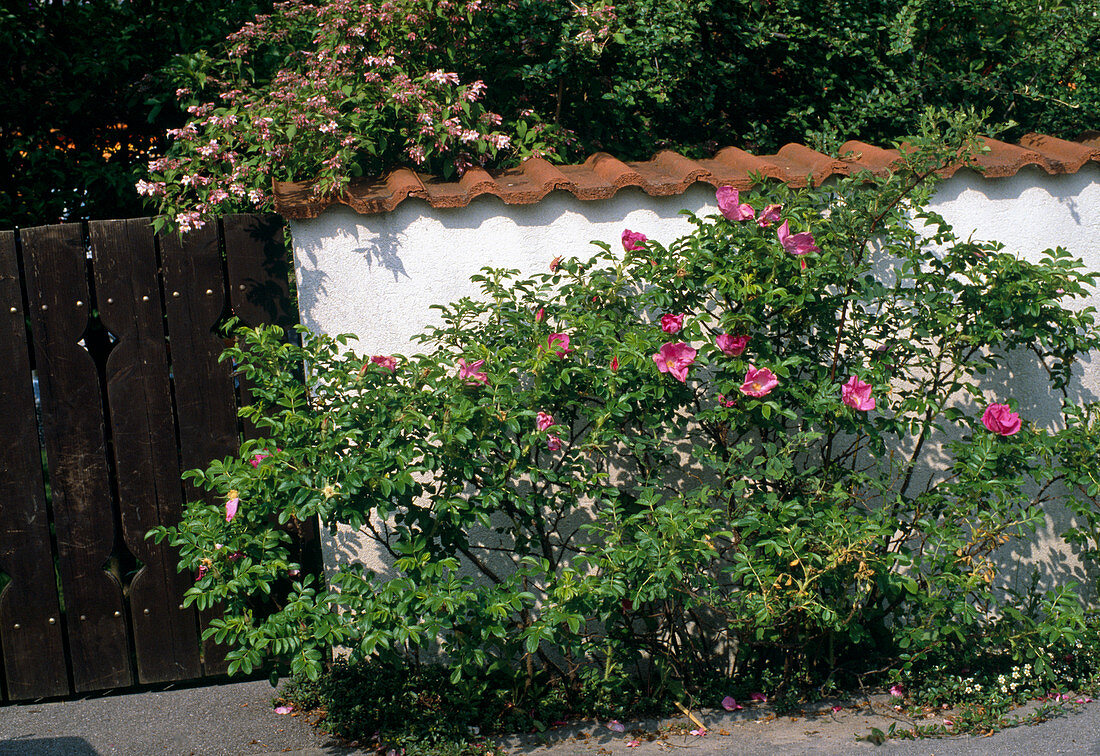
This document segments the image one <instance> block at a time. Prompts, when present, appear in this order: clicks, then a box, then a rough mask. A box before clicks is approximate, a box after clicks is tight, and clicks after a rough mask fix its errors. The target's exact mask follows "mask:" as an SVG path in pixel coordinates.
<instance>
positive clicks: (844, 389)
mask: <svg viewBox="0 0 1100 756" xmlns="http://www.w3.org/2000/svg"><path fill="white" fill-rule="evenodd" d="M840 398H841V399H842V400H843V401H844V403H845V404H847V405H848V406H849V407H851V408H852V409H857V410H859V411H860V412H867V411H868V410H873V409H874V408H875V400H874V398H873V397H872V396H871V384H870V383H864V382H863V381H861V380H860V379H859V378H857V377H856V376H854V375H853V376H852V377H851V378H849V379H848V382H847V383H845V384H844V385H843V386H841V388H840Z"/></svg>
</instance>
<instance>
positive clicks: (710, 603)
mask: <svg viewBox="0 0 1100 756" xmlns="http://www.w3.org/2000/svg"><path fill="white" fill-rule="evenodd" d="M963 136H965V135H955V140H954V142H953V143H952V144H951V146H950V147H944V148H933V147H929V146H928V145H924V146H923V147H922V148H921V149H919V150H917V151H915V152H913V153H909V155H908V157H907V158H906V159H905V163H904V164H903V165H899V166H898V167H897V170H896V171H895V172H894V173H893V174H891V175H890V176H888V177H886V178H881V179H872V178H871V177H869V176H857V177H852V178H849V179H843V180H840V181H838V182H836V183H835V184H833V185H831V186H829V187H826V188H810V189H805V190H795V189H791V188H788V187H786V186H785V185H766V186H760V187H757V189H755V190H753V191H751V192H742V193H741V195H740V197H739V204H747V205H748V206H750V209H752V210H753V213H752V216H753V217H757V216H758V215H759V214H760V213H761V212H762V211H764V210H765V209H766V208H768V207H769V206H772V205H778V206H780V208H779V209H778V210H773V211H771V212H772V214H775V213H778V215H779V219H778V220H779V221H780V222H779V223H769V224H768V225H762V224H760V223H758V222H756V221H755V220H753V219H752V218H750V217H749V213H748V212H747V211H746V212H744V213H742V214H743V215H744V216H745V219H744V220H739V221H733V220H729V219H728V218H726V217H723V216H721V215H714V216H711V217H707V218H696V217H691V218H690V221H691V223H692V224H693V226H694V230H693V231H692V232H691V233H690V234H689V235H687V236H685V237H683V238H681V239H679V240H678V241H676V242H675V243H673V244H671V245H670V246H669V247H667V248H666V247H663V246H661V245H660V244H658V243H656V242H654V241H652V240H646V241H643V242H638V243H635V242H634V241H633V240H632V241H631V243H630V244H629V245H626V246H627V249H625V250H624V249H623V246H624V245H622V244H620V243H619V242H618V240H616V244H615V247H614V248H612V247H611V246H609V245H605V244H600V243H597V245H596V246H597V247H598V250H597V251H596V253H595V254H594V255H593V256H592V257H591V258H590V259H577V258H570V257H566V258H565V259H564V260H563V261H560V262H559V263H557V264H556V266H555V267H556V270H555V271H554V272H548V273H543V274H541V275H535V276H534V277H533V278H523V277H520V276H519V275H518V274H517V273H515V272H510V271H501V270H488V269H487V270H485V271H484V272H483V273H482V274H481V275H479V276H477V277H476V278H475V280H476V281H477V282H479V283H480V285H481V288H482V290H483V291H484V298H483V299H482V300H480V301H475V300H473V299H463V300H461V301H458V302H455V303H453V304H450V305H448V306H446V307H441V308H440V310H439V313H440V316H441V323H440V325H438V327H434V328H431V329H429V330H428V332H427V334H426V335H425V336H423V337H422V339H423V344H424V352H423V353H422V354H417V355H414V356H400V355H398V356H394V358H393V360H392V361H388V360H386V359H385V358H386V357H388V356H378V355H376V356H374V358H373V359H372V358H371V357H363V356H356V355H355V354H354V353H353V352H352V351H351V350H349V349H348V348H347V346H346V344H347V343H348V337H343V336H341V337H337V338H330V337H326V336H322V335H316V334H310V333H307V332H305V331H303V332H302V336H303V343H302V345H301V346H298V345H295V344H288V343H285V342H284V340H283V339H282V338H281V336H282V334H281V332H280V331H279V330H278V329H276V328H269V329H260V330H249V329H245V330H242V331H240V333H239V336H240V339H239V342H238V346H236V347H233V348H231V349H230V350H229V351H228V352H227V355H228V357H229V358H231V359H232V360H233V361H234V363H235V364H236V365H238V370H239V372H240V374H241V375H242V376H245V377H247V378H248V380H249V381H251V382H252V384H253V385H254V386H255V388H254V389H253V394H252V395H253V398H254V402H255V403H254V404H253V406H251V407H249V408H246V409H245V410H242V413H244V414H247V416H248V417H250V418H251V419H252V420H254V422H255V423H256V424H257V425H258V426H259V427H260V428H261V429H262V430H263V432H264V434H265V437H264V438H260V439H256V440H250V441H246V442H245V443H244V444H242V447H241V453H240V455H239V457H236V458H227V459H223V460H217V461H214V462H212V463H211V464H210V466H209V467H208V468H207V469H206V470H197V471H192V472H191V473H189V476H190V477H191V479H192V480H193V481H194V482H195V483H196V484H198V485H200V486H202V487H205V488H207V489H209V490H211V491H214V492H216V493H217V495H219V496H221V497H223V498H222V499H221V501H222V502H226V501H228V500H229V499H237V501H236V502H234V507H235V516H233V517H232V518H229V517H227V510H226V508H225V505H224V504H216V503H215V504H204V503H193V504H191V505H189V507H188V508H187V511H186V513H185V516H184V518H183V520H182V522H181V523H180V525H179V526H178V527H176V528H161V529H158V530H157V531H154V534H155V536H156V537H157V538H158V539H167V540H169V541H171V543H172V544H173V545H175V546H177V547H179V549H180V554H181V567H182V568H184V569H190V570H194V571H197V572H199V574H200V577H199V579H198V580H197V581H196V583H195V585H194V587H193V588H191V589H190V590H189V591H188V593H187V599H186V600H187V602H188V603H196V604H198V606H200V607H203V608H207V607H212V606H215V605H220V606H221V607H222V609H223V612H224V613H223V614H222V615H221V616H220V618H218V619H214V620H213V621H212V622H211V623H210V627H209V629H208V630H207V631H206V633H207V635H208V636H213V637H214V638H215V639H216V640H218V641H220V642H225V643H227V644H229V645H230V646H232V647H233V650H232V651H231V652H230V657H229V658H230V659H231V668H232V669H233V670H237V669H240V670H244V671H250V670H253V669H255V668H258V667H260V666H261V665H264V664H267V663H269V662H272V661H274V662H279V663H286V662H289V664H290V666H291V667H292V668H293V669H294V670H295V671H298V672H305V673H309V674H316V672H317V671H318V670H319V668H320V666H321V664H322V660H323V659H324V658H326V654H327V649H328V648H329V647H330V646H344V647H347V648H349V649H350V650H351V653H352V654H354V655H357V656H365V657H369V656H372V655H388V656H392V655H409V654H413V655H415V654H417V653H419V652H421V651H432V652H438V653H442V654H443V656H444V658H445V659H446V660H447V661H448V663H449V664H450V666H451V668H452V670H453V672H454V674H455V676H456V677H459V676H463V675H468V674H473V673H475V672H478V671H486V670H498V671H499V670H506V669H517V670H521V671H523V672H525V673H526V674H529V675H540V674H544V673H545V674H549V675H552V676H558V675H560V676H562V677H563V678H564V679H573V677H574V676H576V675H578V674H587V673H591V670H598V674H602V675H604V676H605V677H609V676H612V675H620V674H627V673H630V674H635V673H636V674H640V675H641V677H642V678H643V679H644V680H647V681H649V683H650V684H652V685H653V686H654V687H655V688H658V689H660V688H662V687H663V688H664V689H668V687H669V686H675V685H677V684H679V683H678V681H683V680H686V679H688V678H690V677H692V676H693V675H697V674H702V671H703V670H713V669H715V668H719V669H721V670H733V669H737V668H738V665H741V664H743V663H744V662H745V661H746V660H748V659H750V658H753V657H755V658H757V659H759V658H769V659H773V660H774V661H775V662H776V667H777V668H778V667H780V666H782V668H783V669H784V670H787V671H789V673H790V674H791V675H793V674H794V673H795V672H796V671H798V670H800V669H809V668H816V669H818V670H821V669H835V668H836V667H839V666H842V665H844V664H845V663H848V662H850V661H851V660H853V659H867V658H869V657H871V656H879V657H887V658H890V659H895V660H899V659H900V661H901V663H902V664H911V663H915V662H916V661H918V660H920V659H922V658H924V657H925V656H926V655H927V654H928V653H929V652H930V651H932V650H933V649H936V648H938V647H943V646H950V645H951V644H958V643H961V642H962V641H963V640H964V639H967V638H970V637H972V636H973V634H974V633H977V632H979V631H981V630H982V629H983V628H986V627H988V625H989V623H991V622H994V619H993V618H994V617H996V618H998V619H997V620H996V621H997V622H999V623H1001V624H1002V625H1003V624H1004V623H1009V624H1010V625H1011V627H1012V632H1011V633H1008V634H1006V635H1005V637H1006V638H1008V639H1009V640H1006V641H1005V642H1006V644H1007V645H1006V652H1010V653H1012V654H1013V655H1015V656H1018V657H1020V658H1028V659H1029V660H1030V663H1032V664H1033V665H1036V667H1037V668H1039V669H1043V668H1045V667H1044V665H1046V663H1047V661H1046V657H1045V651H1044V649H1046V648H1047V647H1048V645H1049V644H1051V643H1053V642H1054V641H1055V640H1058V639H1063V640H1064V639H1070V640H1072V638H1073V636H1074V633H1075V632H1077V628H1078V627H1079V626H1080V625H1079V623H1080V619H1081V613H1082V607H1081V601H1080V600H1079V597H1078V596H1077V595H1076V593H1075V590H1076V589H1075V585H1074V583H1072V582H1070V581H1069V580H1068V578H1067V579H1063V580H1061V581H1057V584H1056V585H1054V586H1053V587H1052V588H1051V589H1050V591H1049V592H1048V593H1042V594H1039V595H1038V596H1036V597H1035V598H1034V600H1033V601H1032V604H1033V605H1034V606H1033V610H1032V611H1024V610H1023V609H1022V608H1020V606H1022V605H1018V603H1017V602H1016V601H1015V600H1014V599H1013V597H1012V593H1011V590H1010V589H1011V588H1012V584H1013V583H1012V581H1013V579H1014V572H1013V571H1012V570H1009V571H1002V569H1001V566H1002V565H1005V564H1013V565H1014V563H1015V562H1016V561H1017V560H1018V558H1020V556H1021V555H1026V554H1027V553H1028V549H1029V548H1030V546H1029V543H1030V541H1029V540H1028V538H1029V536H1031V535H1032V534H1033V532H1034V531H1035V529H1036V527H1037V525H1039V524H1040V523H1043V522H1044V508H1045V507H1048V506H1049V505H1051V504H1052V503H1053V502H1054V501H1055V500H1058V501H1061V502H1063V503H1064V504H1067V505H1068V506H1069V507H1070V508H1071V509H1072V510H1073V511H1075V512H1076V513H1077V514H1078V515H1080V517H1079V518H1078V520H1077V523H1076V525H1075V526H1074V530H1073V531H1072V532H1071V533H1070V534H1068V535H1067V538H1069V540H1071V541H1073V542H1074V543H1075V544H1077V546H1078V551H1079V553H1080V554H1081V555H1083V556H1085V557H1086V558H1090V557H1091V556H1092V555H1093V554H1094V552H1095V549H1096V543H1097V541H1096V533H1097V529H1096V527H1095V526H1096V524H1097V521H1098V517H1097V514H1096V506H1095V504H1096V497H1097V495H1098V488H1097V483H1096V481H1095V472H1094V460H1095V454H1096V450H1097V447H1098V445H1100V424H1098V412H1100V408H1098V407H1097V406H1096V405H1095V404H1079V402H1078V398H1077V396H1076V394H1075V391H1076V389H1075V388H1074V382H1073V377H1074V364H1075V360H1076V359H1077V358H1078V357H1079V356H1080V355H1081V354H1083V353H1084V352H1086V351H1088V350H1090V349H1095V348H1096V347H1097V346H1100V338H1098V334H1097V331H1096V329H1095V327H1094V324H1093V315H1092V311H1091V309H1088V308H1084V309H1080V308H1078V309H1072V308H1070V307H1068V306H1067V305H1069V304H1071V303H1073V300H1075V299H1077V298H1080V297H1083V296H1085V295H1086V294H1087V292H1089V291H1090V287H1091V285H1092V283H1093V279H1094V276H1093V275H1092V274H1090V273H1087V272H1085V271H1083V270H1082V267H1081V263H1080V261H1079V260H1076V259H1074V258H1073V257H1071V256H1070V254H1069V253H1067V252H1066V251H1065V250H1062V249H1055V250H1051V251H1048V252H1046V253H1045V254H1044V256H1043V257H1042V259H1041V260H1040V261H1039V262H1026V261H1023V260H1021V259H1019V258H1018V257H1017V256H1016V255H1014V254H1011V253H1010V252H1009V251H1006V250H1003V249H1002V248H1001V247H1000V246H999V245H997V244H995V243H990V242H980V241H973V240H964V239H960V238H958V237H957V236H956V235H955V234H954V233H953V232H952V230H951V229H950V228H949V227H948V226H947V224H946V223H945V222H944V221H943V220H942V219H941V218H939V217H937V216H936V215H935V214H934V213H931V212H929V211H928V210H926V209H923V208H924V205H925V202H926V200H927V198H928V196H929V191H930V187H931V185H932V183H933V182H934V171H935V169H936V168H938V167H940V166H941V165H943V163H944V162H946V161H948V160H951V159H954V158H955V157H956V155H957V154H958V149H959V148H960V146H967V145H969V146H970V147H973V145H974V142H972V141H970V142H967V141H965V140H964V139H963ZM914 219H915V220H917V221H920V222H923V223H924V224H927V225H926V226H925V228H924V235H921V234H919V233H918V232H916V231H914V227H913V225H912V224H911V221H912V220H914ZM779 225H782V226H784V227H786V228H787V229H788V233H789V234H791V235H793V234H806V235H807V236H806V237H803V239H804V240H806V244H804V245H803V246H802V248H800V249H799V250H798V251H797V253H792V252H790V251H788V250H787V249H785V248H784V245H783V243H782V242H781V240H780V238H779V236H778V235H777V227H778V226H779ZM810 246H812V247H813V250H809V249H808V248H809V247H810ZM803 263H805V267H803ZM663 315H673V316H676V317H677V318H679V317H681V316H682V326H681V327H680V328H679V329H678V330H677V331H676V333H675V334H670V333H668V332H667V330H668V329H667V328H665V329H662V316H663ZM666 322H667V320H666ZM734 339H736V345H737V348H733V347H732V346H731V345H732V344H733V343H734V342H733V340H734ZM1009 360H1011V361H1012V364H1013V365H1014V368H1013V374H1014V375H1015V374H1018V371H1019V370H1021V369H1023V367H1021V366H1024V365H1025V363H1028V362H1029V363H1030V364H1031V365H1032V366H1035V367H1037V368H1038V369H1037V371H1035V374H1036V375H1041V376H1044V379H1045V389H1046V390H1045V391H1040V392H1039V396H1040V398H1039V399H1036V398H1035V397H1036V393H1035V392H1034V391H1027V392H1025V391H1024V387H1023V385H1022V384H1020V383H1018V382H1016V381H1015V380H1012V379H1009V380H1007V381H1005V380H1003V379H997V380H994V379H993V378H992V377H991V376H993V375H994V374H995V372H994V371H996V370H998V369H1000V368H1003V366H1004V365H1005V364H1006V361H1009ZM303 362H304V363H305V364H306V365H308V370H307V374H306V377H305V378H303V376H302V372H301V365H302V364H303ZM996 374H997V375H1003V373H996ZM1040 383H1043V381H1041V382H1040ZM1032 388H1033V387H1032ZM990 404H997V405H998V406H999V407H1000V409H995V410H994V411H993V413H992V414H993V415H995V416H996V423H998V424H997V425H991V422H992V421H991V420H990V419H989V416H988V415H987V417H986V418H985V420H983V414H986V408H987V407H988V406H989V405H990ZM1013 414H1018V416H1019V418H1020V427H1019V429H1018V430H1017V431H1014V432H1011V433H1009V432H1008V431H1010V430H1012V428H1013V426H1014V425H1015V421H1013V420H1012V415H1013ZM991 428H993V430H991ZM254 462H255V464H254ZM311 517H319V518H320V520H321V522H322V523H323V524H324V526H325V527H327V528H330V529H332V530H333V532H338V531H340V529H344V530H346V529H351V530H355V531H359V532H360V533H361V534H363V535H364V537H365V538H366V539H367V541H368V542H369V543H370V544H372V546H373V547H374V548H376V549H377V550H378V551H379V553H380V554H381V555H382V557H383V561H384V563H385V567H384V568H381V569H380V571H378V572H373V571H371V570H368V569H365V568H364V567H363V566H362V565H361V564H357V563H347V561H349V560H345V563H344V564H343V565H342V566H340V568H339V569H338V570H336V571H335V572H333V573H332V574H331V575H330V576H329V577H328V583H327V585H326V584H325V582H323V581H321V580H318V579H317V578H316V577H315V576H301V575H299V576H297V577H292V575H293V574H296V573H295V571H296V570H298V569H299V567H300V565H298V564H296V563H293V562H292V561H291V560H290V554H291V551H290V550H289V548H288V541H289V537H288V536H287V535H286V534H285V533H284V530H283V529H281V527H280V526H281V525H285V524H286V523H288V522H290V521H291V520H293V519H298V520H304V519H306V518H311ZM227 520H228V521H227ZM336 542H337V544H343V543H344V542H345V541H344V540H343V538H338V539H337V541H336ZM1014 569H1015V565H1014ZM1063 577H1065V576H1063ZM585 670H588V672H585Z"/></svg>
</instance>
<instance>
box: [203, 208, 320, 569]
mask: <svg viewBox="0 0 1100 756" xmlns="http://www.w3.org/2000/svg"><path fill="white" fill-rule="evenodd" d="M222 228H223V230H224V234H225V259H226V269H227V271H228V273H229V301H230V304H231V305H232V307H233V313H234V314H235V315H236V316H237V317H239V318H240V319H241V320H242V321H243V322H244V324H245V325H250V326H257V325H260V324H262V323H271V324H274V325H278V326H281V327H282V328H284V329H287V330H289V329H291V328H292V327H293V326H295V325H297V323H298V306H297V303H296V302H295V300H294V298H293V297H292V296H291V294H290V283H289V281H290V275H291V274H292V270H293V259H292V257H291V254H290V252H289V250H288V249H287V247H286V243H285V241H284V238H285V237H284V228H285V223H284V222H283V220H282V218H280V217H279V216H277V215H227V216H225V217H224V218H223V219H222ZM249 396H250V394H249V383H248V381H247V380H246V379H244V378H243V377H242V378H241V381H240V401H241V404H242V405H247V404H248V403H249V401H250V400H249ZM242 426H243V431H244V436H245V438H257V437H259V436H261V435H262V434H261V433H260V431H259V430H258V429H257V428H256V427H255V426H254V425H253V424H252V423H251V422H250V421H248V420H244V421H243V422H242ZM288 531H289V532H290V533H291V535H293V536H294V537H295V541H296V546H295V552H296V553H295V554H294V558H295V559H296V560H297V561H298V562H300V563H301V565H302V567H303V569H305V570H306V571H308V572H312V573H314V574H316V575H318V576H320V574H321V571H322V562H321V546H320V534H319V530H318V526H317V521H316V519H315V518H314V519H312V520H310V521H309V522H304V523H303V522H299V521H297V520H294V521H292V522H291V523H290V524H289V525H288Z"/></svg>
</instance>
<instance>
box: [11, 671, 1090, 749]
mask: <svg viewBox="0 0 1100 756" xmlns="http://www.w3.org/2000/svg"><path fill="white" fill-rule="evenodd" d="M273 695H274V691H273V689H272V688H271V686H270V685H269V684H268V683H267V682H262V681H261V682H245V683H230V684H220V685H212V686H205V687H193V688H177V689H171V690H161V691H151V692H140V693H123V694H114V695H102V696H95V697H89V698H83V699H76V700H66V701H50V702H44V703H42V702H40V703H24V704H12V705H7V706H0V756H8V755H9V754H12V755H14V754H19V755H20V756H24V755H25V756H40V755H44V754H49V755H50V756H53V755H54V754H57V755H59V756H107V754H119V755H122V756H147V755H149V754H181V755H186V754H193V755H194V756H221V755H222V754H264V755H271V754H290V756H366V754H367V752H366V751H359V750H354V749H348V748H343V747H341V746H340V745H339V744H337V743H335V742H333V741H330V740H329V739H328V738H326V736H325V735H323V734H320V733H318V732H316V731H315V730H314V729H313V728H312V726H311V722H310V719H309V717H308V716H306V715H300V716H299V715H295V714H284V715H280V714H277V713H276V712H275V711H274V710H273V708H272V706H271V699H272V697H273ZM832 703H833V702H826V703H823V704H817V705H815V707H813V708H811V709H808V710H807V711H805V712H804V713H803V714H801V715H799V716H794V717H792V716H787V715H785V716H776V715H775V714H774V713H773V712H772V711H771V710H770V708H769V707H767V706H764V705H758V706H755V707H751V708H746V709H745V710H744V711H739V712H732V713H727V712H724V711H701V712H694V714H695V716H696V717H697V718H698V719H699V720H701V721H702V722H703V723H704V724H705V725H706V735H704V736H699V735H692V734H690V732H689V731H690V730H692V729H695V728H696V725H695V724H694V723H691V722H689V720H688V719H687V718H686V717H679V718H673V719H666V720H661V721H656V720H648V721H641V722H632V723H626V725H625V726H626V732H621V733H620V732H615V731H612V730H611V729H609V728H608V726H607V724H606V723H599V722H587V723H581V724H578V725H570V726H563V727H560V728H557V729H554V730H551V731H548V732H546V733H541V734H537V735H524V736H519V737H515V738H509V739H507V740H505V741H504V742H503V745H504V746H505V747H506V748H507V749H508V750H509V751H510V752H511V753H513V754H517V756H574V755H575V756H619V755H622V756H626V755H627V754H629V756H655V755H656V754H662V755H663V754H667V753H676V752H679V753H681V754H684V756H718V755H719V754H722V755H723V756H724V755H726V754H828V755H833V754H835V755H837V756H840V755H846V754H860V753H876V754H884V755H887V754H888V755H889V756H970V755H972V754H1021V755H1026V756H1041V755H1043V754H1088V755H1090V756H1100V703H1087V704H1082V705H1075V706H1072V707H1071V708H1070V709H1068V710H1067V711H1066V712H1065V713H1064V714H1062V715H1061V716H1058V717H1057V718H1055V719H1052V720H1050V721H1047V722H1044V723H1042V724H1039V725H1034V726H1021V727H1015V728H1011V729H1008V730H1004V731H1002V732H1000V733H997V734H994V735H992V736H989V737H984V738H979V737H955V738H941V739H924V740H916V741H905V740H891V741H888V742H887V743H886V744H885V745H881V746H875V745H872V744H871V743H869V742H867V741H863V740H860V739H859V738H861V737H863V736H865V735H867V734H868V733H869V732H870V731H871V728H872V727H877V728H879V729H881V730H886V729H887V728H889V727H890V725H891V724H894V725H895V726H896V727H897V729H899V730H907V729H909V727H911V726H912V724H913V722H912V721H911V720H909V719H906V718H904V717H902V715H901V714H900V713H898V712H896V711H894V709H893V708H892V706H891V704H892V703H894V702H893V701H892V700H891V699H890V698H889V696H874V697H871V698H870V699H863V700H859V701H845V702H840V703H842V704H844V705H845V707H844V708H842V709H841V710H839V711H835V712H834V711H833V710H832V706H831V705H832ZM948 716H949V715H948ZM941 720H942V717H932V718H930V719H928V720H924V721H923V723H925V724H927V723H933V722H939V721H941ZM634 741H636V745H633V746H631V745H628V744H629V743H631V742H634Z"/></svg>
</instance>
